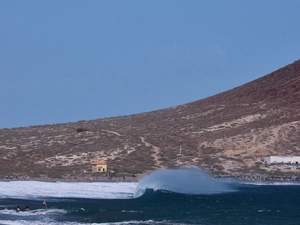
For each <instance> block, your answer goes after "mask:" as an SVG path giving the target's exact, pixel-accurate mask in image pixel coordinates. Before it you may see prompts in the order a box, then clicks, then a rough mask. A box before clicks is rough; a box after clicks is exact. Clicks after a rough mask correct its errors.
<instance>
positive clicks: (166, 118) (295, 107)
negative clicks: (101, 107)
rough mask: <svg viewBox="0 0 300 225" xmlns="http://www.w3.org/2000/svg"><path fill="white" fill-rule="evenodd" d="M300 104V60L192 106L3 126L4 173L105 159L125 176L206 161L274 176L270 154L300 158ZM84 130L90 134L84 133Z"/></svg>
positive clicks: (51, 172)
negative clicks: (265, 163)
mask: <svg viewBox="0 0 300 225" xmlns="http://www.w3.org/2000/svg"><path fill="white" fill-rule="evenodd" d="M299 109H300V60H298V61H296V62H294V63H292V64H290V65H288V66H286V67H283V68H281V69H279V70H277V71H275V72H273V73H270V74H268V75H266V76H264V77H262V78H260V79H257V80H254V81H252V82H250V83H247V84H245V85H242V86H240V87H237V88H234V89H232V90H229V91H227V92H224V93H221V94H218V95H215V96H212V97H209V98H206V99H203V100H199V101H195V102H192V103H188V104H185V105H180V106H176V107H172V108H167V109H162V110H158V111H153V112H147V113H142V114H136V115H130V116H121V117H114V118H106V119H98V120H90V121H79V122H76V123H66V124H55V125H43V126H34V127H25V128H14V129H1V130H0V157H1V158H0V175H1V176H4V175H22V174H28V175H29V176H40V175H41V176H50V177H61V176H62V177H64V176H70V175H71V176H74V175H82V174H84V173H85V174H90V173H91V162H93V161H98V160H103V161H107V163H108V167H109V169H110V170H114V171H116V173H117V174H126V173H127V174H136V173H143V172H145V171H148V170H154V169H157V168H166V167H177V166H198V167H202V168H204V169H206V170H209V171H211V172H212V173H214V174H238V173H247V172H249V171H254V172H257V173H271V172H272V169H270V168H266V167H264V166H262V161H263V157H264V156H268V155H298V156H299V155H300V152H299V150H300V111H299ZM78 128H87V129H88V131H84V132H80V133H77V132H76V130H77V129H78ZM180 141H182V149H181V150H182V151H181V152H182V154H181V155H179V153H180V147H179V143H180ZM288 171H291V172H296V171H297V170H296V169H295V170H293V169H289V170H288ZM285 172H286V171H285Z"/></svg>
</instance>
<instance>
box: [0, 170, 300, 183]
mask: <svg viewBox="0 0 300 225" xmlns="http://www.w3.org/2000/svg"><path fill="white" fill-rule="evenodd" d="M151 172H154V171H151ZM151 172H149V171H148V172H147V173H143V174H139V175H137V176H135V177H123V178H121V177H113V178H104V177H98V178H94V177H70V178H64V179H62V178H30V177H20V178H16V177H9V178H1V179H0V182H9V181H37V182H68V183H93V182H109V183H122V182H139V181H140V180H141V179H142V178H143V177H145V176H148V175H149V174H150V173H151ZM212 178H213V179H234V180H236V181H247V182H255V183H256V182H266V183H268V182H281V183H288V182H295V183H298V182H300V176H289V175H287V176H279V175H278V176H275V175H228V176H216V177H214V176H212Z"/></svg>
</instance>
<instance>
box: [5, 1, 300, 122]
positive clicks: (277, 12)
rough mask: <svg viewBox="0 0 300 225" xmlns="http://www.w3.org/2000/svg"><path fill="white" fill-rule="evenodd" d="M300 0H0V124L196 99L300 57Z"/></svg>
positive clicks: (127, 111) (101, 114) (133, 110)
mask: <svg viewBox="0 0 300 225" xmlns="http://www.w3.org/2000/svg"><path fill="white" fill-rule="evenodd" d="M299 24H300V1H298V0H287V1H282V0H280V1H278V0H263V1H261V0H251V1H239V0H226V1H223V0H219V1H217V0H212V1H211V0H207V1H206V0H201V1H200V0H195V1H194V0H189V1H183V0H182V1H176V0H159V1H158V0H153V1H92V0H82V1H78V0H64V1H39V0H36V1H30V0H29V1H21V0H19V1H15V0H2V1H0V104H1V106H0V128H12V127H23V126H31V125H43V124H56V123H67V122H76V121H78V120H91V119H97V118H107V117H113V116H122V115H131V114H137V113H141V112H148V111H153V110H158V109H163V108H168V107H172V106H176V105H181V104H185V103H189V102H192V101H196V100H200V99H203V98H206V97H209V96H212V95H215V94H218V93H221V92H224V91H226V90H229V89H232V88H234V87H237V86H240V85H242V84H244V83H247V82H249V81H252V80H254V79H257V78H259V77H262V76H264V75H266V74H268V73H270V72H272V71H274V70H276V69H278V68H281V67H283V66H285V65H287V64H290V63H293V62H294V61H296V60H298V59H299V58H300V44H299V40H300V29H299Z"/></svg>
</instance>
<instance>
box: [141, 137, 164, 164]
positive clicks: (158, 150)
mask: <svg viewBox="0 0 300 225" xmlns="http://www.w3.org/2000/svg"><path fill="white" fill-rule="evenodd" d="M141 139H142V142H143V143H144V144H145V145H146V147H149V146H152V149H151V150H153V151H154V153H152V154H151V156H152V157H153V158H154V161H155V165H156V166H157V167H159V168H164V166H162V165H161V162H160V161H159V156H158V154H159V152H160V148H159V147H157V146H154V145H152V144H150V143H149V142H146V141H145V138H144V137H141Z"/></svg>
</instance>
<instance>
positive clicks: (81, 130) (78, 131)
mask: <svg viewBox="0 0 300 225" xmlns="http://www.w3.org/2000/svg"><path fill="white" fill-rule="evenodd" d="M84 131H89V129H87V128H78V129H77V130H76V132H77V133H80V132H84Z"/></svg>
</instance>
